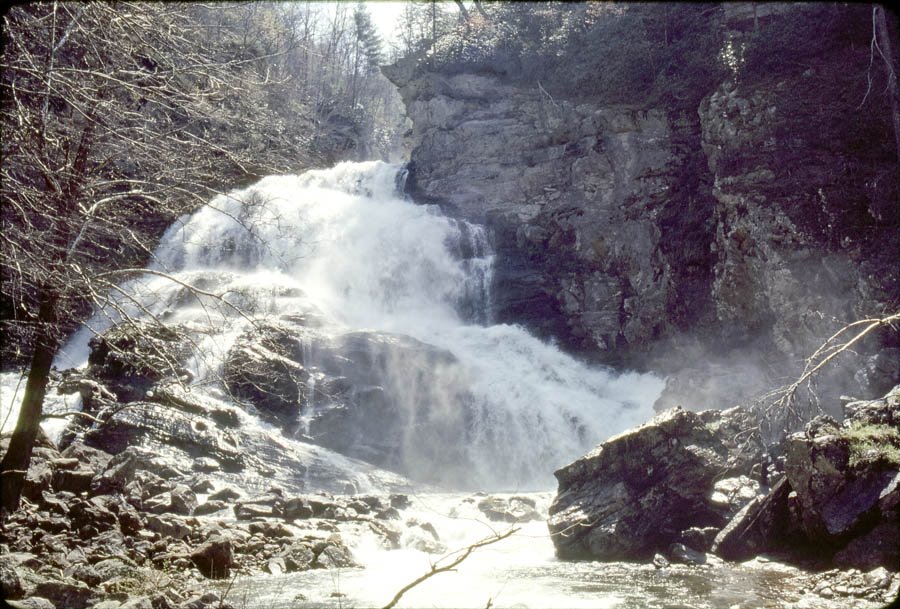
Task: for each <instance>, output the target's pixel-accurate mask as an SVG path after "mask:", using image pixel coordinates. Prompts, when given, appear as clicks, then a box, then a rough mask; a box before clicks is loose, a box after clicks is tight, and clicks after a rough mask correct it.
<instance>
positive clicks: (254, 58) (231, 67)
mask: <svg viewBox="0 0 900 609" xmlns="http://www.w3.org/2000/svg"><path fill="white" fill-rule="evenodd" d="M201 10H202V7H194V6H192V5H189V4H155V3H151V4H131V3H121V4H111V3H99V2H98V3H84V4H82V3H57V2H54V3H52V4H47V3H34V4H28V5H21V6H16V7H13V8H12V9H11V10H10V11H9V12H8V13H7V14H6V15H5V16H4V18H3V20H4V23H3V32H4V41H3V42H4V45H3V54H2V59H0V68H2V81H0V86H2V93H3V95H2V104H3V105H2V110H3V112H2V118H0V120H2V132H3V156H2V160H0V177H2V185H0V200H2V204H3V205H2V224H3V230H2V243H0V248H2V259H0V272H2V280H3V298H2V309H3V310H2V318H3V322H4V325H5V327H4V334H5V335H6V336H7V338H9V337H10V336H11V335H13V334H14V335H15V336H16V344H17V346H18V348H19V350H20V352H21V355H22V357H25V358H28V359H29V360H30V363H29V373H28V379H27V383H26V388H25V392H24V399H23V402H22V405H21V409H20V416H19V419H18V424H17V426H16V430H15V432H14V434H13V436H12V438H11V441H10V445H9V448H8V450H7V452H6V454H5V455H4V456H3V460H2V462H0V474H2V489H0V490H2V508H3V509H5V510H7V511H9V510H12V509H15V508H16V507H17V506H18V503H19V497H20V493H21V489H22V484H23V481H24V476H25V472H26V470H27V468H28V463H29V461H30V456H31V452H32V447H33V445H34V441H35V437H36V435H37V433H38V425H39V420H40V415H41V409H42V404H43V400H44V395H45V392H46V388H47V384H48V379H49V374H50V369H51V365H52V361H53V357H54V355H55V353H56V351H57V349H58V347H59V345H60V342H61V340H62V337H63V335H64V333H65V332H64V331H65V329H66V324H65V322H66V320H67V318H73V317H74V318H77V317H80V316H81V314H82V313H83V312H84V310H85V309H86V308H87V307H89V302H90V299H91V298H92V297H93V298H96V297H98V295H101V294H103V293H104V292H105V291H106V288H107V286H108V284H107V283H105V282H104V281H103V279H102V278H101V277H100V276H99V275H98V273H97V272H96V269H98V268H109V267H110V266H112V265H114V264H120V265H121V264H126V265H127V264H128V263H129V262H136V261H140V262H143V261H144V260H146V259H147V258H148V257H149V256H150V253H151V250H152V248H153V244H154V242H155V238H156V237H158V235H159V234H160V233H161V232H162V230H163V229H164V228H165V227H166V226H167V225H168V224H169V223H170V222H171V221H172V220H173V219H174V218H175V217H177V216H178V215H180V214H182V213H184V212H185V211H187V210H189V209H191V208H194V207H196V206H197V205H199V204H201V203H203V202H205V201H206V200H207V199H208V197H209V195H210V194H211V193H212V192H214V191H215V190H216V189H218V188H221V187H222V186H223V185H224V183H226V182H228V181H233V180H235V179H238V180H249V179H252V178H254V177H256V176H258V175H260V174H262V173H268V172H270V171H271V170H272V169H273V168H272V167H271V166H270V165H268V164H267V163H265V162H263V163H260V162H258V161H257V160H255V159H256V157H257V156H258V155H257V154H256V152H257V151H256V148H257V147H258V146H261V147H263V148H267V147H275V146H278V145H281V144H280V142H281V140H282V138H283V137H284V135H285V134H284V133H280V132H278V131H277V130H272V129H270V128H269V127H270V124H271V123H270V122H267V119H268V118H269V116H268V113H267V109H266V106H265V104H264V102H263V101H262V100H261V99H260V95H261V93H263V92H264V91H263V89H262V84H265V81H268V82H271V80H270V77H269V75H268V70H266V66H267V65H271V62H267V61H266V59H267V58H266V57H261V56H259V55H254V54H252V53H249V54H245V55H243V56H242V55H239V54H236V53H235V52H234V51H235V47H240V44H241V43H240V40H239V34H240V32H235V31H227V32H225V33H224V34H222V35H219V34H218V33H217V32H216V30H215V28H211V27H210V26H209V23H206V22H204V21H203V20H202V19H200V17H201V15H200V14H199V13H198V12H197V11H201ZM272 53H274V54H277V53H278V50H272ZM236 57H237V58H236ZM233 125H241V127H242V130H241V131H240V132H233V131H231V129H232V126H233ZM284 145H285V146H286V147H288V148H291V149H292V150H293V154H294V156H295V157H296V161H295V162H297V163H299V164H300V166H303V165H304V164H305V165H308V164H310V162H311V161H312V159H313V157H312V155H311V154H309V153H308V152H307V151H306V150H305V149H304V147H303V144H302V143H301V145H299V146H298V145H297V144H296V143H293V144H292V143H290V142H288V143H286V144H284Z"/></svg>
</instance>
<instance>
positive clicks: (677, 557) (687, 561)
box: [668, 543, 707, 565]
mask: <svg viewBox="0 0 900 609" xmlns="http://www.w3.org/2000/svg"><path fill="white" fill-rule="evenodd" d="M668 556H669V559H670V560H671V561H672V562H675V563H680V564H683V565H705V564H706V562H707V558H706V554H704V553H703V552H697V551H696V550H693V549H691V548H689V547H688V546H686V545H684V544H682V543H673V544H672V545H671V546H669V551H668Z"/></svg>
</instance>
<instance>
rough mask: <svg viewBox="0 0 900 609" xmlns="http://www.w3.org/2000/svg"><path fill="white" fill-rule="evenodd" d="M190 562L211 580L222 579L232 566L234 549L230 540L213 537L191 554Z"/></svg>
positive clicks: (226, 575) (227, 574) (228, 573)
mask: <svg viewBox="0 0 900 609" xmlns="http://www.w3.org/2000/svg"><path fill="white" fill-rule="evenodd" d="M191 560H192V561H194V564H195V565H196V566H197V568H198V569H199V570H200V572H201V573H202V574H203V575H204V577H208V578H211V579H224V578H227V577H228V576H229V575H230V573H231V567H233V566H234V548H233V547H232V544H231V540H229V539H227V538H225V537H222V536H213V537H210V538H209V539H207V540H206V541H205V542H203V544H202V545H200V546H199V547H198V548H196V549H195V550H194V551H193V552H191Z"/></svg>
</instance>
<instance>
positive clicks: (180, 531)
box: [146, 514, 191, 539]
mask: <svg viewBox="0 0 900 609" xmlns="http://www.w3.org/2000/svg"><path fill="white" fill-rule="evenodd" d="M146 523H147V529H148V530H150V531H153V532H154V533H159V534H160V535H161V536H163V537H169V538H172V539H184V538H185V537H187V536H188V535H190V534H191V527H190V526H188V525H187V524H186V523H185V522H184V520H183V519H181V518H178V517H177V516H172V515H168V514H160V515H150V516H147V519H146Z"/></svg>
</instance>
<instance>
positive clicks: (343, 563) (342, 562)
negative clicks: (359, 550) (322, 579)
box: [313, 534, 359, 569]
mask: <svg viewBox="0 0 900 609" xmlns="http://www.w3.org/2000/svg"><path fill="white" fill-rule="evenodd" d="M315 551H316V560H315V561H314V562H313V567H317V568H320V569H335V568H339V567H356V566H359V565H357V564H356V563H355V562H354V561H353V555H352V553H351V552H350V548H348V547H347V546H346V545H345V544H344V541H343V540H342V539H341V537H340V535H337V534H335V535H330V536H329V537H328V539H327V540H326V541H325V542H324V543H320V544H317V546H316V548H315Z"/></svg>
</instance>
